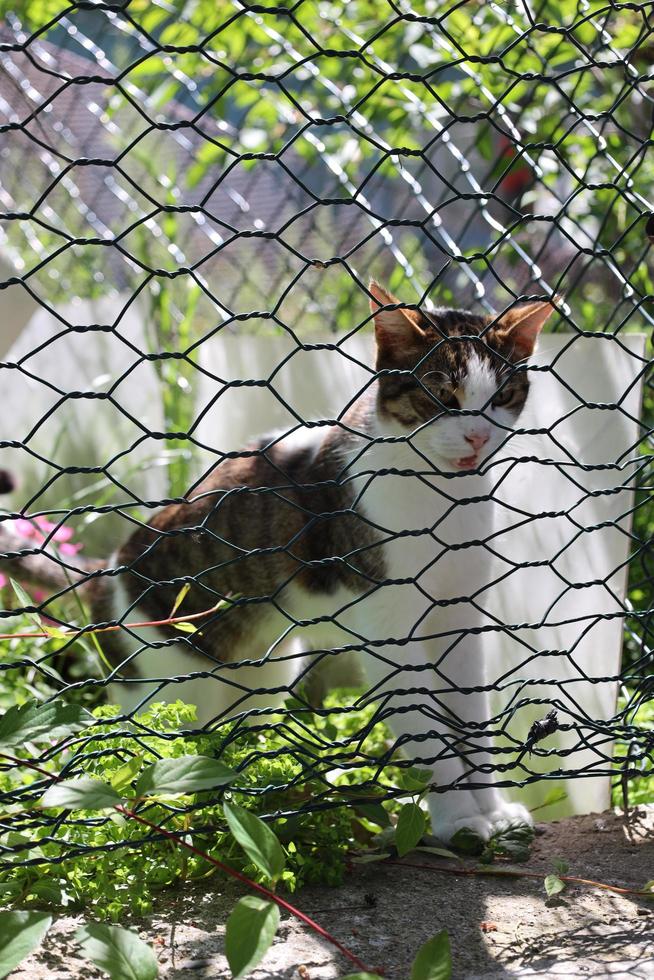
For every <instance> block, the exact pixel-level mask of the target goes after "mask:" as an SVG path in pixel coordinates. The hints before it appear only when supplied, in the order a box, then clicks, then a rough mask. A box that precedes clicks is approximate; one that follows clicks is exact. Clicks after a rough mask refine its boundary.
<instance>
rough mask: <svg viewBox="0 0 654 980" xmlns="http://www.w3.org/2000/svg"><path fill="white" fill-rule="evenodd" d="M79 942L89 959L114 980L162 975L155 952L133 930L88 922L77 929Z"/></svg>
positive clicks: (134, 979) (103, 923)
mask: <svg viewBox="0 0 654 980" xmlns="http://www.w3.org/2000/svg"><path fill="white" fill-rule="evenodd" d="M75 939H76V941H77V942H78V943H79V944H80V946H81V947H82V949H83V950H84V953H85V955H86V956H87V958H88V959H89V960H91V962H92V963H94V964H95V966H97V967H99V968H100V969H101V970H104V971H105V972H106V973H108V974H109V976H110V977H111V980H154V977H156V976H157V974H158V973H159V967H158V966H157V961H156V959H155V955H154V953H153V952H152V950H151V949H150V947H149V946H148V945H147V944H146V943H144V942H143V940H142V939H139V937H138V936H137V935H136V933H134V932H132V931H131V930H130V929H123V928H122V927H121V926H112V925H108V924H107V923H106V922H87V923H86V924H85V925H83V926H81V927H80V928H79V929H78V930H77V932H76V933H75Z"/></svg>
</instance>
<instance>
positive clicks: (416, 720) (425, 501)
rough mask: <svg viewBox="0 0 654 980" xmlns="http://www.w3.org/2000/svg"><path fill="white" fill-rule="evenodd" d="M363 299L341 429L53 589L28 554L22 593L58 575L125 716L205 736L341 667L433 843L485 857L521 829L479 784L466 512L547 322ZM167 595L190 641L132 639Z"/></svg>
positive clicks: (525, 818)
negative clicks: (311, 671) (139, 714)
mask: <svg viewBox="0 0 654 980" xmlns="http://www.w3.org/2000/svg"><path fill="white" fill-rule="evenodd" d="M369 294H370V307H371V314H372V318H373V320H374V329H375V341H376V365H375V367H376V374H375V377H374V380H373V381H372V382H371V384H370V385H369V386H368V387H367V388H366V390H365V391H363V392H360V393H359V396H358V397H357V398H356V399H355V400H354V401H353V403H352V404H351V407H350V408H349V410H348V411H347V412H346V414H345V415H344V416H343V418H342V419H341V421H340V422H339V423H338V424H330V425H323V426H314V427H311V428H302V429H298V430H297V431H295V432H293V433H291V434H284V433H276V434H273V435H270V436H266V437H263V438H261V439H259V440H258V441H257V442H255V443H253V444H252V445H250V446H249V447H247V449H246V450H245V451H244V452H242V453H240V454H237V455H235V456H232V457H231V458H226V459H224V460H223V461H221V462H220V463H219V464H218V465H216V466H215V467H214V469H213V470H212V471H211V472H210V473H209V475H208V476H207V477H206V479H204V481H203V482H202V483H200V484H199V485H198V486H197V487H196V488H195V489H194V490H193V492H192V493H191V494H190V495H189V496H188V499H187V500H186V502H183V503H174V504H170V505H168V506H166V507H164V508H163V509H162V510H161V511H160V512H159V513H157V514H156V515H155V516H154V517H153V518H152V520H151V521H150V522H149V523H148V524H147V525H138V526H137V528H136V530H135V531H134V533H133V534H132V535H131V537H130V538H129V539H128V540H127V541H126V542H125V544H123V545H122V546H121V547H120V548H118V550H117V552H116V553H115V554H114V555H113V556H112V557H111V558H110V559H109V560H108V561H107V562H101V561H98V562H87V563H81V562H80V561H79V559H78V558H76V559H75V560H74V564H72V563H71V564H70V566H69V571H68V573H67V574H68V576H69V577H68V578H65V576H63V575H62V572H61V569H60V568H59V566H54V570H53V565H54V563H53V562H52V560H51V559H50V560H48V559H47V558H46V556H45V555H40V556H38V557H37V556H34V555H32V556H31V558H30V559H29V560H30V561H31V562H32V567H31V571H30V572H29V574H31V576H32V577H33V578H38V577H39V576H38V569H37V570H36V571H35V568H34V562H35V561H37V560H38V561H48V565H49V568H48V570H47V571H48V575H49V578H50V582H49V584H51V583H52V580H53V579H57V577H59V578H60V579H61V581H60V583H59V584H60V587H61V588H66V587H68V588H70V576H73V580H74V581H79V582H81V583H82V585H81V588H82V590H83V592H84V593H85V596H86V599H87V601H88V603H89V605H90V609H91V612H92V616H93V619H94V621H95V622H96V623H97V624H102V623H105V624H106V623H120V624H122V628H121V630H120V631H113V632H107V633H104V634H102V635H101V640H102V646H103V649H104V651H105V653H106V654H107V655H108V656H109V658H110V660H111V662H112V663H113V664H114V665H115V666H116V670H117V673H119V674H120V676H121V678H122V680H121V683H120V685H116V691H115V695H116V699H117V700H119V701H120V702H121V704H122V706H123V709H124V710H126V711H133V710H135V709H136V708H138V707H139V705H141V704H142V703H144V702H145V701H147V699H148V698H150V697H151V696H152V695H153V692H154V696H155V700H156V699H157V696H158V693H159V692H160V691H161V692H163V693H164V694H165V696H166V697H168V698H174V697H181V698H183V699H184V700H185V701H187V702H189V703H192V704H195V705H196V706H197V712H198V719H199V721H200V723H201V724H207V725H210V724H211V723H214V722H217V721H218V720H219V719H221V718H225V717H232V716H235V715H238V714H239V713H242V712H250V711H252V710H256V711H258V712H261V713H265V712H267V713H268V714H270V713H271V711H274V709H275V708H277V707H278V706H279V705H280V704H281V702H282V701H283V699H284V697H286V696H288V693H289V691H292V690H293V689H294V685H296V684H297V681H298V677H300V676H304V675H305V674H306V673H307V671H308V668H309V667H310V665H311V664H312V663H313V662H314V661H315V660H320V661H321V669H322V670H323V672H326V673H327V674H328V673H329V670H328V668H329V667H330V665H332V664H335V665H338V664H339V661H340V662H341V665H342V661H343V660H344V659H346V657H347V656H349V658H350V659H352V658H354V659H355V660H356V661H357V663H358V664H359V666H363V668H364V671H365V675H366V685H367V687H368V688H369V689H370V692H371V696H373V697H374V698H375V700H380V701H383V702H384V703H385V704H386V706H387V707H388V708H389V709H392V711H391V713H390V715H389V717H388V723H389V724H390V726H391V727H392V729H393V732H394V734H395V738H396V740H397V743H396V744H397V746H398V747H402V748H403V750H404V752H405V753H406V754H408V755H409V756H410V757H412V758H418V759H419V764H420V765H421V766H422V767H427V768H429V769H431V770H432V772H433V781H432V785H433V786H434V787H435V788H436V789H438V788H439V787H443V788H445V787H452V788H451V789H450V790H449V791H447V792H443V791H440V792H438V791H437V792H433V793H431V795H430V797H429V807H430V813H431V818H432V829H433V832H434V833H435V834H436V835H437V836H438V837H439V838H441V839H443V840H445V841H447V840H449V839H450V838H451V837H452V836H453V835H454V834H455V833H456V832H457V830H459V829H461V828H462V827H468V828H470V829H472V830H474V831H475V832H476V833H477V834H479V835H480V836H482V837H484V838H488V837H489V836H490V835H491V834H492V833H493V832H495V831H496V830H497V829H499V828H501V827H503V826H506V825H507V824H509V823H515V822H523V823H530V822H531V821H530V816H529V813H528V811H527V810H526V809H525V808H524V807H523V806H522V805H521V804H518V803H509V802H507V801H506V800H505V799H504V797H503V795H502V793H501V792H500V790H499V789H498V788H497V787H496V786H495V785H494V781H493V768H494V755H493V745H492V740H491V734H490V730H489V729H490V724H491V710H490V705H489V698H488V694H487V691H486V690H485V689H484V687H485V686H486V685H488V679H487V678H486V676H485V668H484V664H483V662H482V661H481V660H480V658H479V645H480V644H479V636H478V634H477V633H475V632H474V630H475V629H477V630H478V629H479V628H480V627H481V626H482V625H483V622H484V621H485V620H484V614H483V608H482V606H481V605H480V603H479V601H477V600H475V601H474V602H473V603H470V602H462V598H464V597H471V596H472V597H475V596H477V595H478V594H481V593H482V592H483V588H484V586H485V585H487V584H488V583H489V582H490V572H489V561H488V553H487V552H486V551H484V549H483V545H482V544H481V542H483V540H484V539H485V538H487V537H488V535H489V533H490V530H491V529H490V528H489V527H488V526H483V522H484V521H486V522H487V520H488V518H487V516H486V517H485V518H482V519H481V521H482V524H481V525H480V517H479V515H476V513H475V510H474V507H472V506H471V503H472V502H471V501H469V499H468V498H470V497H471V496H474V494H478V493H482V494H483V492H484V487H485V486H486V484H485V483H484V480H485V478H484V475H483V463H484V461H486V460H488V459H489V457H491V456H492V455H493V454H494V453H496V451H497V449H498V447H499V446H500V445H501V444H502V443H503V441H504V440H505V439H506V438H507V434H510V432H511V431H512V429H513V428H514V427H515V425H516V422H517V420H518V418H519V416H520V413H521V412H522V409H523V407H524V405H525V401H526V399H527V395H528V392H529V374H528V371H527V369H526V368H527V361H528V359H529V357H530V356H531V354H532V353H533V351H534V346H535V344H536V341H537V338H538V335H539V333H540V331H541V329H542V327H543V325H544V323H545V321H546V320H547V318H548V317H549V316H550V315H551V313H552V312H553V311H554V305H553V304H552V303H551V302H547V301H546V302H539V301H537V302H528V303H523V304H519V305H515V306H514V307H512V308H511V309H509V310H508V311H507V312H505V313H504V314H503V315H501V316H500V317H497V318H492V317H488V316H480V315H476V314H473V313H469V312H467V311H463V310H454V309H437V310H435V311H430V312H427V311H424V310H421V309H416V308H409V307H407V306H404V305H403V304H402V303H401V302H400V301H399V300H398V299H397V298H396V297H395V296H393V295H392V294H391V293H389V292H388V291H387V290H385V289H384V288H382V286H380V285H379V284H378V283H377V282H375V281H372V282H371V283H370V286H369ZM474 474H477V475H476V476H475V475H474ZM470 479H472V480H473V484H470ZM471 486H472V487H473V490H474V493H471ZM486 515H487V511H486ZM0 540H1V539H0ZM466 543H467V544H468V545H469V547H468V549H467V550H466V548H461V547H460V545H461V544H466ZM448 545H449V546H448ZM3 548H4V549H5V551H7V550H8V549H7V547H6V544H5V545H3ZM13 550H14V551H15V550H16V549H13ZM473 554H474V558H473V560H471V555H473ZM21 560H23V559H20V558H18V559H17V558H14V561H19V562H20V561H21ZM6 564H11V562H8V563H6ZM14 575H17V576H18V577H20V573H19V572H18V571H16V566H14ZM185 582H188V583H190V589H189V590H188V592H187V594H186V595H185V596H184V598H183V599H182V602H181V605H180V607H179V609H178V610H177V611H176V615H177V616H178V617H179V616H183V617H184V618H185V619H186V620H187V621H192V623H193V624H194V625H195V626H196V627H197V630H196V632H194V633H190V632H189V633H182V632H179V631H178V630H176V629H174V628H173V627H171V626H144V627H139V626H135V625H131V624H136V623H153V622H155V623H156V622H160V621H162V620H167V619H169V618H170V617H171V611H172V610H173V608H174V607H175V602H176V598H177V597H178V596H179V595H180V590H181V589H182V586H183V583H185ZM235 597H238V601H236V600H235ZM230 598H231V599H232V600H233V601H232V602H230V601H229V600H230ZM207 610H213V611H212V612H209V613H207V614H206V615H204V616H202V615H199V616H198V614H202V613H203V612H206V611H207ZM446 610H447V613H446ZM446 615H447V617H448V619H447V627H448V628H447V629H446V630H444V629H443V627H442V622H441V621H442V620H443V617H444V616H446ZM196 616H197V617H198V618H194V617H196ZM457 616H458V619H457ZM336 673H337V672H336ZM187 675H190V678H188V679H186V680H177V679H178V678H184V677H187ZM309 676H310V675H309ZM143 678H148V683H147V684H146V683H144V682H143ZM171 679H173V680H172V682H171ZM389 698H390V700H389ZM495 758H497V756H495ZM470 784H473V785H475V786H476V788H470Z"/></svg>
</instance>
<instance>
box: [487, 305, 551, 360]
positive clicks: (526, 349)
mask: <svg viewBox="0 0 654 980" xmlns="http://www.w3.org/2000/svg"><path fill="white" fill-rule="evenodd" d="M554 300H555V302H561V297H560V296H555V297H554ZM555 312H556V307H555V306H554V305H553V303H550V302H541V303H538V302H537V303H522V304H521V305H520V306H514V307H513V309H512V310H509V311H508V312H507V313H505V314H504V316H502V317H501V318H500V320H499V322H498V324H497V328H498V329H499V330H500V331H501V332H502V333H503V334H504V335H505V336H506V338H507V339H508V340H509V341H510V342H511V344H512V345H513V350H514V352H515V355H516V357H517V359H519V360H524V359H525V358H527V357H531V355H532V354H533V352H534V347H535V346H536V341H537V340H538V335H539V333H540V332H541V330H542V329H543V327H544V326H545V323H546V321H547V320H548V318H549V317H550V316H551V315H552V313H555Z"/></svg>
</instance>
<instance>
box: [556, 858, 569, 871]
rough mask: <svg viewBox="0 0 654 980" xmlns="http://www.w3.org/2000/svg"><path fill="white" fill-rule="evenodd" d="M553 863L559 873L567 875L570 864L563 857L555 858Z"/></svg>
mask: <svg viewBox="0 0 654 980" xmlns="http://www.w3.org/2000/svg"><path fill="white" fill-rule="evenodd" d="M552 864H553V865H554V870H555V871H556V873H557V874H558V875H567V873H568V871H569V870H570V865H569V864H568V862H567V861H566V860H564V859H563V858H558V857H557V858H554V860H553V861H552Z"/></svg>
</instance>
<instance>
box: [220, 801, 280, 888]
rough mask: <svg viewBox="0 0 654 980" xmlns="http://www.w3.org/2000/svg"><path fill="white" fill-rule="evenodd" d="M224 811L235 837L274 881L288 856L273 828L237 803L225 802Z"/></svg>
mask: <svg viewBox="0 0 654 980" xmlns="http://www.w3.org/2000/svg"><path fill="white" fill-rule="evenodd" d="M223 812H224V814H225V817H226V818H227V824H228V826H229V829H230V830H231V832H232V834H233V835H234V838H235V839H236V840H237V841H238V843H239V844H240V845H241V847H242V848H243V850H244V851H245V853H246V854H247V856H248V857H249V858H250V860H251V861H253V862H254V863H255V864H256V866H257V868H259V870H260V871H263V873H264V874H265V875H266V877H267V878H270V879H271V880H272V881H277V879H278V878H279V877H280V875H281V874H282V872H283V870H284V867H285V865H286V858H285V857H284V851H283V850H282V847H281V844H280V843H279V841H278V840H277V837H276V836H275V834H274V833H273V832H272V830H271V829H270V828H269V827H267V826H266V824H265V823H264V822H263V820H261V819H260V818H259V817H258V816H257V815H256V813H250V812H249V811H248V810H246V809H244V807H242V806H237V805H236V804H235V803H225V804H224V805H223Z"/></svg>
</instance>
